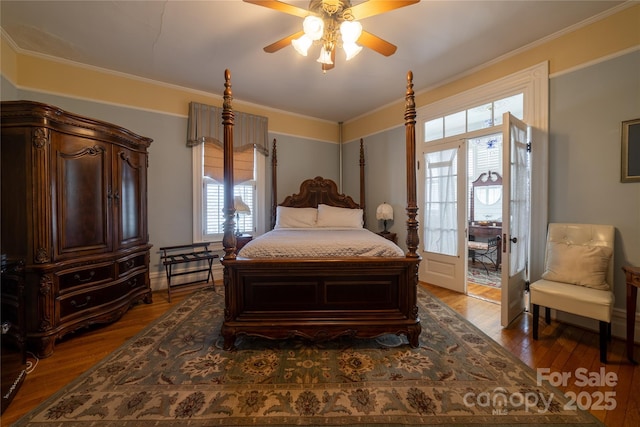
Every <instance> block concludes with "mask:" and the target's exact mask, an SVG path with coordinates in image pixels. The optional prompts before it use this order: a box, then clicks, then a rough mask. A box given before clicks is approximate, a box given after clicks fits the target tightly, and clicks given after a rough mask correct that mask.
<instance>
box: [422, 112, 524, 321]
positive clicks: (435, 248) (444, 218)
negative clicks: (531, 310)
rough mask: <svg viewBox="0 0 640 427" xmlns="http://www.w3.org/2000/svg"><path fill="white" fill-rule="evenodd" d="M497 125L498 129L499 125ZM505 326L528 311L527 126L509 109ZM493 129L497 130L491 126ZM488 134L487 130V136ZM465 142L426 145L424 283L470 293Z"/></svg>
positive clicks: (505, 129) (504, 135) (505, 168)
mask: <svg viewBox="0 0 640 427" xmlns="http://www.w3.org/2000/svg"><path fill="white" fill-rule="evenodd" d="M498 129H499V128H498ZM501 131H502V141H503V158H502V161H503V169H502V170H503V181H502V182H503V189H502V192H503V196H502V236H501V238H502V245H501V250H502V254H501V255H502V266H503V267H502V284H501V307H502V314H501V324H502V325H503V326H506V325H508V324H509V323H510V322H511V321H512V320H513V319H515V318H516V317H517V316H518V315H519V314H520V313H521V312H522V311H523V310H524V298H523V297H524V287H525V280H527V274H528V271H527V268H528V253H529V252H528V248H529V229H530V218H529V213H530V210H529V208H530V185H531V184H530V182H531V180H530V164H531V163H530V160H529V151H530V150H529V145H528V129H527V125H525V124H524V123H523V122H521V121H519V120H517V119H516V118H514V117H513V116H511V114H509V113H505V114H504V116H503V125H502V129H501ZM493 132H495V130H493ZM488 133H489V132H487V134H488ZM467 152H468V150H467V140H464V139H463V140H458V141H450V142H445V143H441V144H436V143H434V144H426V145H425V146H424V148H423V152H422V164H423V165H424V167H423V168H422V170H421V171H419V172H420V173H419V175H418V176H419V178H420V179H419V186H418V188H419V193H418V195H419V198H418V203H419V206H421V209H420V210H419V211H418V212H419V213H420V211H422V212H421V215H420V218H419V221H420V224H421V230H420V231H421V236H420V242H421V246H420V250H421V256H422V259H423V261H422V262H421V263H420V267H419V279H420V280H421V281H424V282H427V283H430V284H433V285H436V286H441V287H444V288H447V289H451V290H454V291H457V292H461V293H466V283H467V280H466V276H467V254H468V247H467V236H468V217H467V209H468V206H467V204H468V200H467V194H468V188H467V181H468V179H467Z"/></svg>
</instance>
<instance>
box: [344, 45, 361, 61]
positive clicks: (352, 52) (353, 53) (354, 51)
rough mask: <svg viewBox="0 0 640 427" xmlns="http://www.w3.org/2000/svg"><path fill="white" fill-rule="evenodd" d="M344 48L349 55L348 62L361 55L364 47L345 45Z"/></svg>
mask: <svg viewBox="0 0 640 427" xmlns="http://www.w3.org/2000/svg"><path fill="white" fill-rule="evenodd" d="M342 48H343V49H344V53H346V55H347V61H348V60H350V59H351V58H353V57H354V56H356V55H357V54H359V53H360V51H361V50H362V46H360V45H357V44H355V43H343V45H342Z"/></svg>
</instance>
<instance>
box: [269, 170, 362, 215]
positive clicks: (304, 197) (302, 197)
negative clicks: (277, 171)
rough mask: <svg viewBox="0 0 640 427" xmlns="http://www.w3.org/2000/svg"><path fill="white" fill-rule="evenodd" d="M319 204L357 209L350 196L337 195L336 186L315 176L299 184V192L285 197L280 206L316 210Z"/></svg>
mask: <svg viewBox="0 0 640 427" xmlns="http://www.w3.org/2000/svg"><path fill="white" fill-rule="evenodd" d="M319 204H324V205H330V206H336V207H339V208H349V209H358V208H360V205H358V204H357V203H356V202H355V201H354V200H353V199H352V198H351V197H350V196H346V195H344V194H340V193H338V186H337V185H336V183H335V182H333V181H332V180H330V179H325V178H323V177H321V176H317V177H315V178H313V179H307V180H304V181H303V182H302V184H300V192H299V193H297V194H292V195H291V196H287V198H285V199H284V201H283V202H282V203H280V206H286V207H290V208H317V207H318V205H319Z"/></svg>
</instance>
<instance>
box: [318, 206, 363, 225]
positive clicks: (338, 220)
mask: <svg viewBox="0 0 640 427" xmlns="http://www.w3.org/2000/svg"><path fill="white" fill-rule="evenodd" d="M363 218H364V217H363V214H362V209H349V208H337V207H335V206H329V205H322V204H320V205H318V222H317V224H316V225H317V226H318V227H342V228H345V227H346V228H362V227H363V226H364V219H363Z"/></svg>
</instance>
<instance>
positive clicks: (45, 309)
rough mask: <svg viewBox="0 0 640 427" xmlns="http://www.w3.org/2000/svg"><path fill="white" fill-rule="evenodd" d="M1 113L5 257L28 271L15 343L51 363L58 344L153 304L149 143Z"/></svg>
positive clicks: (100, 129) (55, 117)
mask: <svg viewBox="0 0 640 427" xmlns="http://www.w3.org/2000/svg"><path fill="white" fill-rule="evenodd" d="M0 115H1V120H2V140H1V142H0V144H1V147H2V152H1V162H2V164H1V166H2V241H1V246H2V248H1V249H2V256H6V257H7V258H9V259H13V260H21V261H22V262H23V263H24V295H23V297H22V301H24V303H23V307H20V310H22V315H23V319H24V321H23V322H22V323H23V324H21V325H20V324H18V325H17V326H16V331H15V332H14V335H15V336H20V332H23V334H22V336H23V337H24V340H25V342H26V348H27V350H30V351H32V352H34V353H35V354H36V355H37V356H38V357H48V356H50V355H51V354H52V353H53V349H54V345H55V341H56V339H58V338H60V337H62V336H64V335H66V334H68V333H70V332H74V331H77V330H78V329H80V328H83V327H87V326H90V325H93V324H99V323H108V322H113V321H115V320H117V319H118V318H120V317H121V316H122V315H123V314H124V313H125V312H126V311H127V310H128V309H129V307H130V306H131V305H132V304H134V303H136V302H138V301H140V300H143V301H144V302H146V303H151V288H150V284H149V249H150V247H151V245H149V237H148V230H147V168H148V152H147V150H148V147H149V145H150V144H151V141H152V140H151V139H149V138H145V137H142V136H139V135H136V134H135V133H133V132H130V131H128V130H126V129H123V128H121V127H119V126H115V125H113V124H110V123H106V122H102V121H99V120H94V119H90V118H87V117H83V116H80V115H77V114H73V113H69V112H67V111H63V110H61V109H59V108H57V107H54V106H51V105H46V104H41V103H37V102H31V101H8V102H2V105H1V109H0ZM5 297H7V298H11V295H6V296H5ZM16 322H18V319H16Z"/></svg>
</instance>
